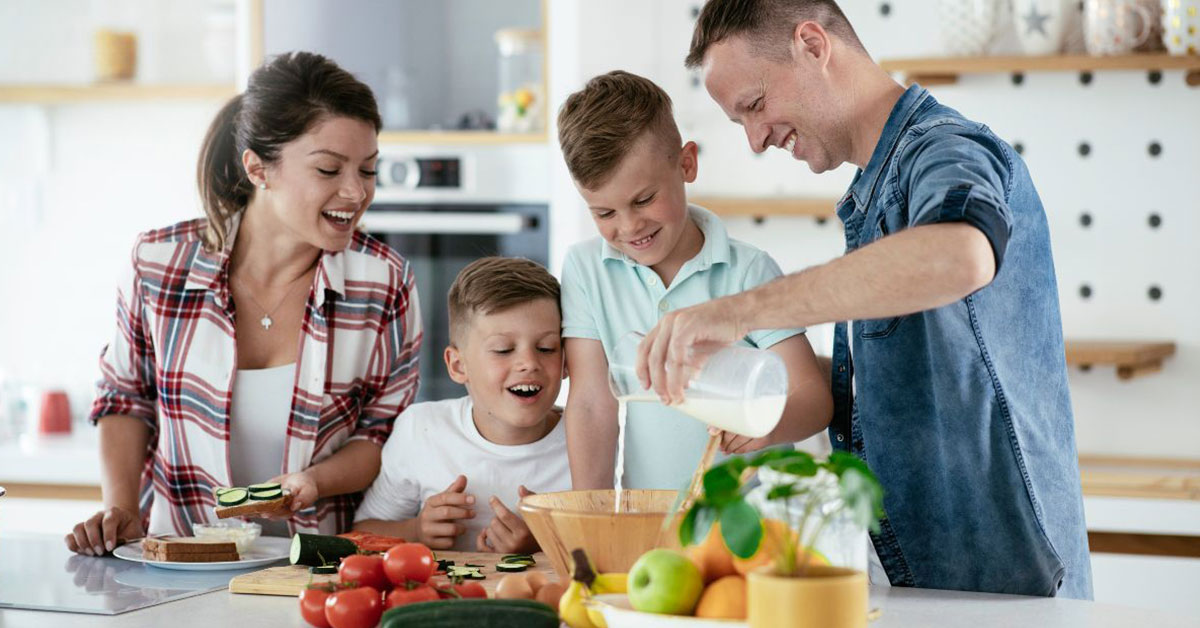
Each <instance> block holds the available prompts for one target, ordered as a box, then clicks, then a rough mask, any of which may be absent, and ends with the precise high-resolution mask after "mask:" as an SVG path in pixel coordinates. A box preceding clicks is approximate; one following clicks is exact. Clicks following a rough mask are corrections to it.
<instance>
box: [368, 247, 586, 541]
mask: <svg viewBox="0 0 1200 628" xmlns="http://www.w3.org/2000/svg"><path fill="white" fill-rule="evenodd" d="M448 301H449V314H450V346H449V347H446V352H445V356H444V357H445V360H446V369H447V370H448V371H449V372H450V377H451V378H452V379H453V380H454V381H456V382H458V383H460V384H463V385H465V386H466V387H467V393H468V394H467V396H466V397H462V398H460V399H449V400H445V401H431V402H426V403H418V404H414V405H412V406H409V408H408V409H407V410H405V411H404V412H403V413H401V414H400V416H399V417H398V418H397V420H396V426H395V428H394V430H393V431H392V434H391V436H390V437H388V440H387V444H385V445H384V447H383V460H382V463H381V468H380V472H379V477H377V478H375V482H374V484H372V485H371V488H370V489H368V490H367V493H366V497H365V498H364V499H363V503H362V505H361V506H359V508H358V512H357V513H356V514H355V524H354V528H355V529H356V530H365V531H368V532H375V533H378V534H387V535H391V536H401V537H404V538H406V539H408V540H410V541H419V542H421V543H424V544H425V545H428V546H429V547H431V548H433V549H453V550H459V551H471V550H475V551H483V552H504V553H527V552H535V551H537V549H538V545H537V542H536V541H535V540H534V538H533V535H532V534H531V533H530V532H529V528H528V527H526V526H525V522H524V521H522V519H521V517H520V516H518V515H517V514H516V513H515V512H514V511H515V506H516V503H517V500H518V499H520V498H521V497H524V496H525V495H528V494H531V492H533V491H538V492H542V491H560V490H567V489H569V488H570V481H569V470H568V467H567V455H566V448H565V445H566V434H565V428H564V427H563V424H562V421H561V420H560V419H561V413H560V412H559V411H558V410H557V409H556V408H555V407H554V400H555V398H556V397H557V396H558V391H559V388H560V387H561V386H562V379H563V374H564V370H563V352H562V339H561V336H560V333H561V324H562V314H561V310H560V308H559V285H558V281H557V280H555V278H554V277H553V276H552V275H551V274H550V273H549V272H547V271H546V269H545V268H542V267H541V266H539V265H538V264H536V263H534V262H531V261H529V260H524V259H515V258H504V257H487V258H484V259H480V260H476V261H475V262H472V263H471V264H470V265H469V266H467V267H466V268H464V269H463V270H462V272H460V273H459V274H458V277H457V278H455V280H454V285H452V286H451V287H450V295H449V299H448ZM526 487H529V488H526ZM530 489H533V491H531V490H530ZM480 500H486V501H487V503H486V504H481V503H479V502H480ZM422 504H423V505H424V506H422Z"/></svg>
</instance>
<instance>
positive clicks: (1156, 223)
mask: <svg viewBox="0 0 1200 628" xmlns="http://www.w3.org/2000/svg"><path fill="white" fill-rule="evenodd" d="M1146 222H1147V223H1149V224H1150V228H1151V229H1157V228H1159V227H1161V226H1162V216H1159V215H1158V214H1150V217H1149V218H1147V219H1146Z"/></svg>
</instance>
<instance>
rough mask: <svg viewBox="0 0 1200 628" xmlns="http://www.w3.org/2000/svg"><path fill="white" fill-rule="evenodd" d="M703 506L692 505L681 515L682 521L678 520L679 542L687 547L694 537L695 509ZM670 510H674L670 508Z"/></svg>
mask: <svg viewBox="0 0 1200 628" xmlns="http://www.w3.org/2000/svg"><path fill="white" fill-rule="evenodd" d="M701 508H703V506H692V507H691V508H689V509H688V511H687V514H685V515H684V516H683V521H680V522H679V544H680V545H681V546H683V547H687V546H689V545H691V544H692V542H693V541H694V540H695V539H696V511H697V510H699V509H701ZM671 512H675V510H674V509H671Z"/></svg>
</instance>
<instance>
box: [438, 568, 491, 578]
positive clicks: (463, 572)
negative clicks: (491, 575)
mask: <svg viewBox="0 0 1200 628" xmlns="http://www.w3.org/2000/svg"><path fill="white" fill-rule="evenodd" d="M480 569H481V567H451V568H449V569H447V570H446V576H447V577H449V578H465V579H467V580H483V579H484V578H485V576H484V575H483V573H482V572H481V571H480Z"/></svg>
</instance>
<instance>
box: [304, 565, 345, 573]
mask: <svg viewBox="0 0 1200 628" xmlns="http://www.w3.org/2000/svg"><path fill="white" fill-rule="evenodd" d="M337 570H338V566H337V565H313V566H311V567H309V568H308V573H313V574H330V573H337Z"/></svg>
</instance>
